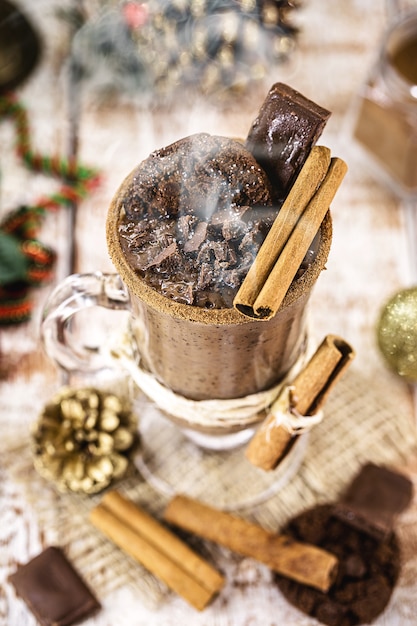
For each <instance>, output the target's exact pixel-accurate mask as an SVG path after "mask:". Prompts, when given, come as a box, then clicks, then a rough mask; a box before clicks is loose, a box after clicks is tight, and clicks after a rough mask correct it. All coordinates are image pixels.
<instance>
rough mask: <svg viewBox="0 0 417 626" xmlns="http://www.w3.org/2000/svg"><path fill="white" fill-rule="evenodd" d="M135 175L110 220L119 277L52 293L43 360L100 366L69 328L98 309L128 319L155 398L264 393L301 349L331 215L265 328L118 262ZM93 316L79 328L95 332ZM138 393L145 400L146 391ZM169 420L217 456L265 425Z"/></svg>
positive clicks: (77, 279)
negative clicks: (124, 207) (172, 295)
mask: <svg viewBox="0 0 417 626" xmlns="http://www.w3.org/2000/svg"><path fill="white" fill-rule="evenodd" d="M133 175H134V172H132V173H131V174H130V175H129V176H128V177H127V178H126V179H125V180H124V181H123V183H122V185H121V187H120V189H119V190H118V192H117V193H116V195H115V196H114V199H113V201H112V203H111V206H110V208H109V211H108V216H107V245H108V250H109V253H110V256H111V259H112V261H113V264H114V266H115V268H116V270H117V272H118V274H116V273H115V274H102V273H93V274H76V275H72V276H69V277H68V278H67V279H66V280H64V281H63V282H62V283H61V284H59V285H58V286H57V287H56V289H55V290H54V291H53V292H52V294H51V295H50V297H49V299H48V301H47V302H46V305H45V308H44V313H43V321H42V328H41V334H42V339H43V342H44V345H45V348H46V352H47V353H48V355H49V356H50V357H51V358H53V359H54V360H55V361H56V362H57V363H58V364H59V365H60V366H61V367H63V368H64V369H65V370H67V371H69V372H78V373H80V372H81V374H82V372H83V371H84V372H90V373H91V372H92V371H94V370H99V369H100V367H103V365H105V364H104V363H103V355H102V354H100V352H95V351H91V350H90V349H88V348H85V347H84V346H83V345H82V344H81V343H80V342H79V340H78V339H77V333H76V332H75V330H74V329H76V328H77V323H76V322H77V317H78V316H79V314H80V313H81V312H83V311H84V312H85V311H86V310H88V309H90V308H91V307H97V306H98V307H105V308H107V309H113V310H118V311H127V312H128V316H129V328H130V331H129V337H128V339H129V342H130V344H131V351H132V354H134V355H136V359H137V361H138V362H139V361H140V365H141V369H142V370H143V371H145V372H146V374H147V375H148V380H150V381H152V384H153V381H157V383H158V384H159V385H161V386H162V387H161V393H162V392H164V391H165V390H167V391H168V392H169V393H170V394H171V393H174V394H177V395H178V396H181V397H184V398H186V399H187V400H190V401H192V402H193V401H194V402H196V403H197V404H198V403H200V402H204V401H208V402H211V401H212V400H215V401H220V402H222V401H226V402H228V401H233V399H236V398H242V397H246V396H249V397H251V395H252V394H257V393H259V392H262V391H264V390H268V389H270V388H271V387H273V386H274V385H276V384H277V383H278V382H279V381H280V380H282V379H284V378H285V376H286V375H287V374H288V372H289V371H290V369H291V368H293V366H294V365H295V364H296V362H297V361H298V360H299V359H300V357H302V355H303V354H304V353H305V351H306V344H307V313H308V311H307V309H308V307H307V304H308V301H309V297H310V294H311V290H312V288H313V286H314V284H315V282H316V280H317V278H318V277H319V275H320V273H321V271H322V270H323V268H324V267H325V263H326V261H327V257H328V254H329V251H330V244H331V239H332V221H331V216H330V213H329V212H328V213H327V215H326V217H325V219H324V221H323V223H322V226H321V236H320V245H319V248H318V252H317V255H316V258H315V260H314V261H313V262H312V263H311V264H310V265H309V267H308V268H307V269H306V270H305V271H304V273H303V274H302V275H301V277H300V278H298V279H297V280H295V281H294V282H293V284H292V285H291V287H290V289H289V290H288V292H287V295H286V297H285V299H284V301H283V303H282V305H281V307H280V309H279V311H278V313H277V314H276V315H275V316H274V317H273V318H272V319H270V320H268V321H265V320H254V319H249V318H247V317H245V316H244V315H242V314H241V313H239V312H238V311H236V310H235V309H204V308H201V307H197V306H191V305H188V304H181V303H178V302H174V301H173V300H171V299H169V298H167V297H165V296H163V295H162V294H160V293H158V292H157V291H156V290H154V289H152V288H151V287H149V286H148V285H147V284H146V283H145V282H144V281H143V280H142V279H141V278H140V277H139V276H138V275H137V274H136V273H135V271H134V270H133V269H132V268H131V267H130V265H129V263H128V262H127V260H126V258H125V256H124V254H123V251H122V247H121V244H120V241H119V232H118V231H119V223H120V213H121V198H123V197H124V196H125V191H126V190H127V189H128V188H129V186H130V184H131V180H132V177H133ZM91 313H92V312H89V313H88V315H87V321H86V322H83V325H84V327H85V325H87V328H88V327H90V328H91V327H92V326H91V325H92V324H94V315H92V314H91ZM115 325H116V327H117V322H116V321H115ZM78 326H79V324H78ZM87 332H88V331H87ZM113 365H114V364H113ZM149 377H150V378H149ZM142 391H144V392H145V395H146V389H142ZM210 406H211V405H210ZM166 413H168V415H167V417H168V418H169V419H171V420H172V421H173V422H174V423H175V424H177V425H178V426H179V427H180V428H182V429H183V430H184V432H186V433H187V436H189V437H190V438H191V439H193V440H194V441H195V442H197V443H201V445H202V446H204V447H207V448H216V449H221V444H219V441H220V440H222V441H224V443H225V446H226V447H229V446H231V445H232V442H233V441H235V442H236V445H237V444H238V443H240V442H243V441H245V440H247V439H248V438H249V436H250V435H251V434H252V433H253V428H254V427H255V426H256V424H257V423H258V422H259V421H260V420H261V419H262V418H263V417H264V414H262V415H259V414H255V415H253V416H251V417H250V418H249V420H248V419H247V418H245V420H241V421H240V420H239V419H237V420H234V421H233V423H231V424H229V423H227V424H221V425H219V423H218V421H216V419H215V417H216V416H215V415H214V413H215V410H214V409H213V420H212V422H211V420H210V419H209V420H206V421H205V422H204V423H201V422H196V421H194V420H193V419H188V418H186V419H184V418H182V417H181V415H178V414H169V410H168V411H166V410H164V414H166Z"/></svg>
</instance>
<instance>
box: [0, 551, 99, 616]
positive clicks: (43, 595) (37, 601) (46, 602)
mask: <svg viewBox="0 0 417 626" xmlns="http://www.w3.org/2000/svg"><path fill="white" fill-rule="evenodd" d="M9 582H11V583H12V585H13V586H14V588H15V590H16V593H17V595H18V596H20V597H21V598H22V599H23V600H24V601H25V602H26V604H27V606H28V607H29V609H30V610H31V611H32V613H33V614H34V615H35V617H36V619H37V620H38V621H39V623H40V624H41V625H42V626H70V625H71V624H75V623H77V622H80V621H81V620H84V619H87V617H90V616H91V615H93V614H94V613H95V612H96V611H98V610H99V609H100V603H99V602H98V600H97V599H96V598H95V596H94V595H93V594H92V592H91V591H90V590H89V588H88V587H87V586H86V584H85V582H84V581H83V580H82V579H81V577H80V576H79V574H78V573H77V572H76V571H75V569H74V567H73V565H72V564H71V563H70V562H69V561H68V559H67V557H66V556H65V554H64V553H63V552H62V550H61V549H60V548H58V547H54V546H51V547H49V548H46V550H44V551H43V552H41V553H40V554H39V555H38V556H36V557H35V558H33V559H32V560H31V561H29V562H28V563H26V565H21V566H20V567H18V569H17V571H16V572H15V573H14V574H11V575H10V576H9Z"/></svg>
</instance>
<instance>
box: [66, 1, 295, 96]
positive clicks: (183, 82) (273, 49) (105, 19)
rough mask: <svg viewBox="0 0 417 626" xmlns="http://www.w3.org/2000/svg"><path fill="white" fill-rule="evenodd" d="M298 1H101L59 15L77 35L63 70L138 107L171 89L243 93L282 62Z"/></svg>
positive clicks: (291, 42)
mask: <svg viewBox="0 0 417 626" xmlns="http://www.w3.org/2000/svg"><path fill="white" fill-rule="evenodd" d="M298 6H299V3H298V2H297V0H293V1H291V0H290V1H288V0H143V1H142V2H141V1H138V0H127V1H124V2H120V1H117V2H116V1H115V0H113V1H112V0H108V1H107V2H103V3H101V8H100V9H99V10H98V11H97V10H96V11H91V12H89V11H88V8H87V7H88V3H85V4H83V3H80V4H79V5H78V8H77V9H73V10H72V11H69V12H68V11H67V12H66V13H65V12H64V11H61V16H63V17H66V18H67V19H71V20H72V23H73V27H74V25H75V27H76V29H77V31H76V34H75V36H74V38H73V42H72V49H71V53H70V69H71V74H72V77H73V79H74V80H75V81H76V82H77V83H78V85H79V86H82V85H84V84H88V86H89V89H94V90H96V91H101V92H102V94H104V95H106V94H108V93H112V92H115V91H122V92H125V93H128V94H133V95H136V96H142V97H143V100H144V102H145V103H149V101H150V99H151V101H152V103H156V104H157V103H161V102H166V101H168V102H169V101H170V99H171V98H172V97H173V96H175V94H176V93H178V90H179V89H181V90H183V89H184V87H185V88H190V91H189V93H190V94H195V93H199V94H202V95H205V96H210V95H213V94H215V95H216V97H217V96H219V95H225V94H228V93H233V94H235V93H236V92H237V93H239V92H242V91H244V90H245V89H246V88H247V87H248V86H250V85H251V84H253V83H256V82H257V81H260V80H262V79H264V77H265V74H266V73H267V70H268V68H270V67H271V65H273V64H277V63H283V62H285V61H287V60H288V59H289V58H290V56H291V53H292V52H293V51H294V48H295V45H296V39H297V33H298V30H297V28H296V26H294V24H293V23H292V16H293V12H294V10H295V9H297V8H298Z"/></svg>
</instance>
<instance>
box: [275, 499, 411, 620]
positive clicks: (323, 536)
mask: <svg viewBox="0 0 417 626" xmlns="http://www.w3.org/2000/svg"><path fill="white" fill-rule="evenodd" d="M334 512H335V507H334V506H333V505H322V506H317V507H314V508H312V509H309V510H308V511H305V512H303V513H301V514H300V515H299V516H297V517H295V518H293V519H292V520H291V521H290V522H289V523H288V525H287V526H286V527H285V528H284V529H283V530H282V532H284V533H285V534H288V535H290V536H291V537H293V538H294V539H295V540H297V541H305V542H307V543H311V544H314V545H317V546H319V547H321V548H323V549H324V550H328V551H329V552H331V553H333V554H335V555H336V556H337V557H338V559H339V568H338V575H337V579H336V581H335V582H334V584H333V585H332V587H331V588H330V590H329V591H328V593H323V592H321V591H318V590H317V589H314V588H313V587H307V586H306V585H301V584H299V583H297V582H295V581H291V580H289V579H288V578H286V577H284V576H279V575H278V574H276V575H275V576H274V580H275V582H276V583H277V585H278V588H279V589H280V591H281V593H282V594H283V595H284V596H285V597H286V598H287V600H288V601H289V602H290V603H291V604H293V605H294V606H296V607H297V608H298V609H300V610H301V611H303V612H304V613H306V614H307V615H310V616H311V617H314V618H316V619H318V620H319V621H320V622H321V623H323V624H327V625H328V626H354V625H355V624H370V623H371V622H372V621H373V620H374V619H375V618H376V617H377V616H378V615H380V613H382V611H384V609H385V608H386V606H387V604H388V602H389V600H390V597H391V594H392V591H393V589H394V586H395V584H396V583H397V580H398V576H399V572H400V548H399V545H398V541H397V537H396V535H395V533H392V534H391V535H389V537H388V539H387V540H386V541H384V542H380V541H377V540H376V539H374V538H373V537H371V536H369V535H368V534H366V533H363V532H360V531H359V530H357V529H356V528H353V527H351V526H349V525H347V524H345V523H344V522H342V521H341V520H340V519H339V518H337V517H336V516H335V515H334Z"/></svg>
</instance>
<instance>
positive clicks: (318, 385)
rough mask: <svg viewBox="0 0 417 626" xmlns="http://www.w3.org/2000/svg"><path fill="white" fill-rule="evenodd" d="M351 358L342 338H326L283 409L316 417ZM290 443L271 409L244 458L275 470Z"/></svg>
mask: <svg viewBox="0 0 417 626" xmlns="http://www.w3.org/2000/svg"><path fill="white" fill-rule="evenodd" d="M354 356H355V352H354V350H353V349H352V347H351V346H350V345H349V344H348V343H347V342H346V341H345V340H344V339H342V338H341V337H338V336H337V335H327V336H326V337H325V338H324V339H323V341H322V343H321V344H320V345H319V347H318V348H317V350H316V352H315V353H314V354H313V356H312V357H311V359H310V360H309V361H308V363H307V364H306V366H305V367H304V368H303V369H302V370H301V372H300V373H299V374H298V375H297V376H296V378H295V379H294V381H293V382H292V383H291V385H290V388H291V395H290V398H291V402H290V406H288V407H286V408H287V410H295V411H297V412H298V413H299V414H301V415H302V416H306V415H313V414H316V413H317V412H318V411H319V410H320V409H321V408H322V407H323V405H324V403H325V402H326V400H327V397H328V395H329V393H330V391H331V389H332V388H333V387H334V385H335V384H336V382H337V381H338V380H339V379H340V377H341V376H342V375H343V374H344V372H345V370H346V369H347V367H348V366H349V365H350V363H351V362H352V360H353V358H354ZM284 410H285V408H284ZM294 440H295V436H294V435H293V434H292V433H291V432H289V431H288V430H287V429H286V428H285V427H284V426H282V425H281V424H280V423H279V422H277V420H276V417H275V415H274V413H273V409H272V411H271V414H270V415H269V416H268V417H267V418H266V420H265V421H264V422H263V423H262V424H261V426H260V427H259V429H258V430H257V432H256V433H255V435H254V436H253V437H252V439H251V441H250V442H249V445H248V447H247V449H246V457H247V458H248V460H249V461H250V462H251V463H252V464H253V465H255V466H256V467H259V468H261V469H264V470H272V469H275V467H277V465H278V464H279V462H280V461H281V460H282V458H283V457H284V456H285V454H286V453H287V452H288V449H289V447H290V446H291V445H292V443H293V442H294Z"/></svg>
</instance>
